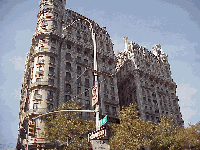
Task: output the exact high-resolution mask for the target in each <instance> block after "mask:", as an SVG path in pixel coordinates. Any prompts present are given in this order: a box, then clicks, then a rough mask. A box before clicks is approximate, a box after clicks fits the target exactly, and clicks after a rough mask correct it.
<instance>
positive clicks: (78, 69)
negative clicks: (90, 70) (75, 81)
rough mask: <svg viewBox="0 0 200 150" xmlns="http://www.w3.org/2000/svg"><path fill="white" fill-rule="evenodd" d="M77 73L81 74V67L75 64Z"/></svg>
mask: <svg viewBox="0 0 200 150" xmlns="http://www.w3.org/2000/svg"><path fill="white" fill-rule="evenodd" d="M77 73H78V74H81V67H80V66H77Z"/></svg>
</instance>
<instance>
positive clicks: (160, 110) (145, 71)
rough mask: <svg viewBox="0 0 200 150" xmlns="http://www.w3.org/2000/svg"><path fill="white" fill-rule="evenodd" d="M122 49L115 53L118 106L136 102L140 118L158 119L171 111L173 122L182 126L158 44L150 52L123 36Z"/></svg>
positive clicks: (164, 59) (174, 92)
mask: <svg viewBox="0 0 200 150" xmlns="http://www.w3.org/2000/svg"><path fill="white" fill-rule="evenodd" d="M124 41H125V49H124V50H123V51H122V52H120V53H119V54H118V56H117V67H116V71H117V84H118V95H119V102H120V107H122V106H123V105H125V106H128V105H129V104H130V103H136V104H137V109H138V110H139V115H140V117H141V118H142V119H143V120H145V121H153V122H156V123H157V122H159V120H160V118H161V116H163V115H170V114H172V115H173V116H175V123H176V124H179V125H183V120H182V115H181V112H180V107H179V104H178V101H179V99H178V97H177V96H176V88H177V85H176V83H175V82H174V81H173V79H172V74H171V71H170V64H169V62H168V60H167V57H168V56H167V55H166V54H165V53H164V51H163V50H162V49H161V45H160V44H158V45H155V46H154V47H152V51H153V53H152V52H150V51H148V50H147V49H146V48H145V47H142V46H139V45H138V44H136V43H133V42H128V37H124Z"/></svg>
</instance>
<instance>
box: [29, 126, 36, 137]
mask: <svg viewBox="0 0 200 150" xmlns="http://www.w3.org/2000/svg"><path fill="white" fill-rule="evenodd" d="M28 135H29V136H32V137H34V136H35V123H31V124H29V127H28Z"/></svg>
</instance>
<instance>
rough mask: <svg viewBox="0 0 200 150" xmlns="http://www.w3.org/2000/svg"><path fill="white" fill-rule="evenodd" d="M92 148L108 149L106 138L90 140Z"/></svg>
mask: <svg viewBox="0 0 200 150" xmlns="http://www.w3.org/2000/svg"><path fill="white" fill-rule="evenodd" d="M91 144H92V149H93V150H101V149H103V150H110V146H109V144H108V140H91Z"/></svg>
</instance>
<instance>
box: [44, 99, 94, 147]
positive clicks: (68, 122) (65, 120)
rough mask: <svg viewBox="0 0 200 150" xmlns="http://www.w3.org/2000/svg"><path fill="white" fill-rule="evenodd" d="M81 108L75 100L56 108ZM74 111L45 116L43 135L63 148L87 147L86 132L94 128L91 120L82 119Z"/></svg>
mask: <svg viewBox="0 0 200 150" xmlns="http://www.w3.org/2000/svg"><path fill="white" fill-rule="evenodd" d="M78 109H83V106H79V105H78V104H77V103H76V102H75V101H73V100H72V101H69V102H67V103H65V104H62V105H61V107H60V108H59V109H58V110H78ZM76 114H77V113H76V112H62V113H57V114H54V115H50V116H48V117H47V119H46V121H45V128H44V133H43V134H44V137H45V138H46V139H47V140H49V141H51V142H52V143H57V142H59V144H60V145H65V149H78V148H81V149H88V148H89V144H88V141H87V133H88V132H89V131H91V130H93V128H94V125H95V123H94V121H93V120H83V119H80V118H79V117H77V115H76Z"/></svg>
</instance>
